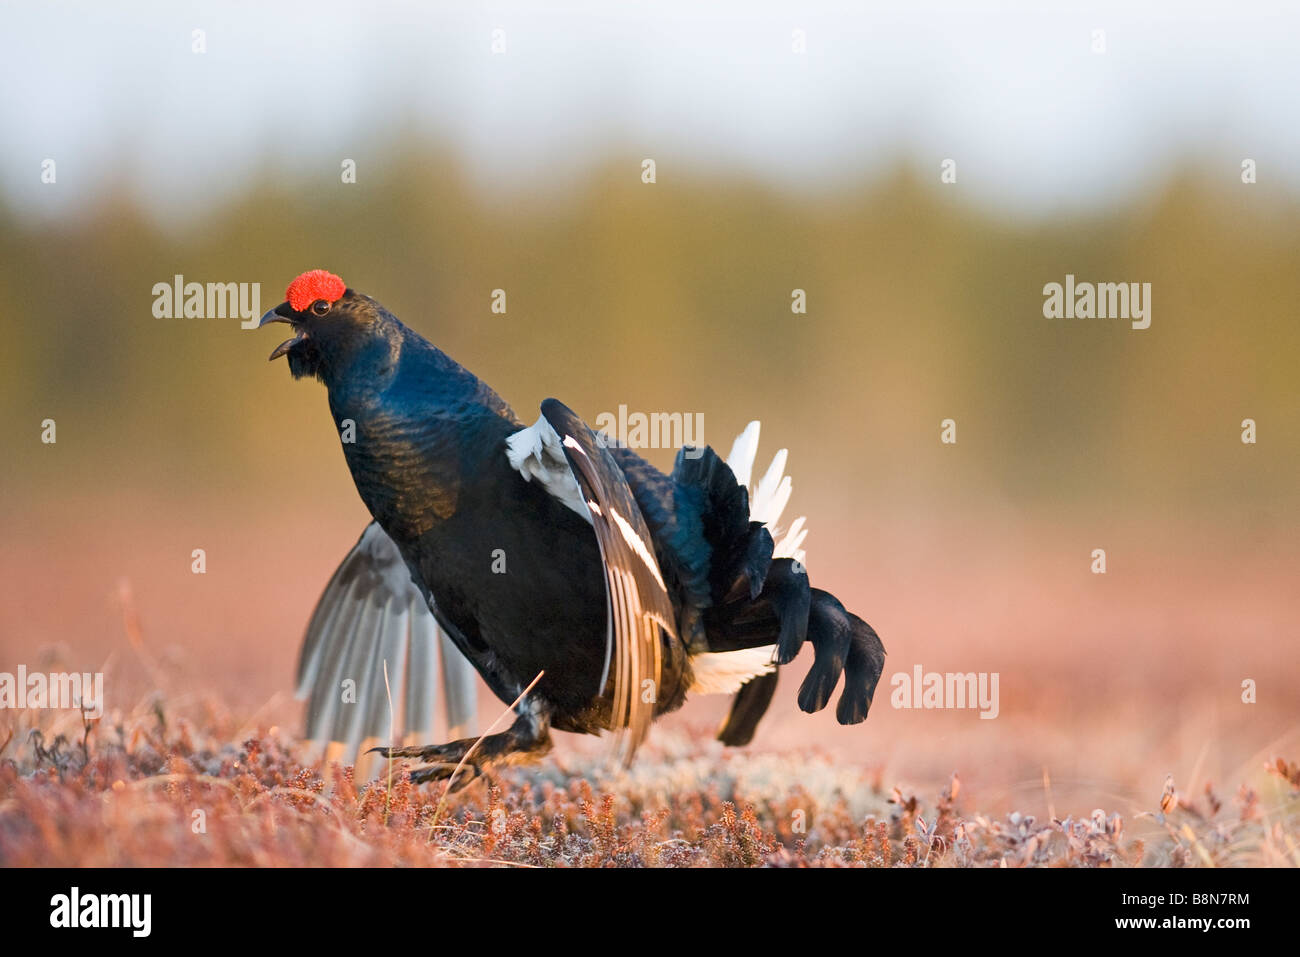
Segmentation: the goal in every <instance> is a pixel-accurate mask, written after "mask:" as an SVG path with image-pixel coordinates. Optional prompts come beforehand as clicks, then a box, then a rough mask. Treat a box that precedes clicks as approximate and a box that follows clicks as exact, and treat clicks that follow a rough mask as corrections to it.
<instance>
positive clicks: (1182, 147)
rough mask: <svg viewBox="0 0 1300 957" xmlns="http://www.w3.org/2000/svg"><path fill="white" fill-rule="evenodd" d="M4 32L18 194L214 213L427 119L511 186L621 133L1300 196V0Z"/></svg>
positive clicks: (997, 173)
mask: <svg viewBox="0 0 1300 957" xmlns="http://www.w3.org/2000/svg"><path fill="white" fill-rule="evenodd" d="M195 29H202V30H204V31H205V32H206V48H207V52H206V53H203V54H196V53H194V52H192V49H191V47H192V42H193V41H192V31H193V30H195ZM498 29H499V30H502V31H504V37H505V44H506V50H505V52H504V53H501V54H494V53H493V52H492V48H491V47H492V42H493V31H494V30H498ZM796 29H798V30H803V31H805V34H806V37H807V53H806V54H804V55H799V54H796V53H794V52H793V51H792V35H793V31H795V30H796ZM1094 29H1101V30H1104V31H1105V44H1106V52H1105V53H1104V54H1096V53H1093V52H1092V50H1091V46H1092V42H1093V30H1094ZM0 39H3V41H4V48H5V56H4V57H0V198H3V201H4V202H5V203H6V204H9V205H11V206H14V207H16V208H17V209H18V210H19V211H21V212H24V213H32V214H36V215H60V214H62V213H65V212H66V211H67V210H69V209H73V208H75V207H76V206H77V205H79V204H81V203H83V202H84V201H86V200H87V199H88V198H90V197H93V195H94V194H95V192H96V191H97V190H99V189H101V188H102V187H103V186H104V185H105V184H108V183H127V184H129V185H131V186H132V187H133V188H135V189H136V190H137V192H138V193H139V195H141V196H142V197H143V198H145V199H146V201H147V202H149V203H150V204H152V206H153V207H154V208H155V209H158V210H174V209H176V208H178V207H182V206H183V207H190V206H198V207H202V206H203V205H205V204H207V203H209V202H213V201H217V200H220V199H221V198H223V197H224V196H226V195H229V194H230V193H231V192H236V191H238V190H240V189H243V188H245V187H246V186H247V184H248V180H249V174H250V173H251V172H252V171H253V170H254V169H256V168H258V167H259V166H260V165H262V164H266V163H270V164H272V165H274V166H276V167H281V168H283V169H285V170H287V171H292V172H303V171H308V172H311V171H316V170H324V169H327V168H328V169H329V170H332V171H333V175H335V176H337V170H338V166H339V162H340V161H341V159H342V158H344V157H351V158H355V159H356V160H357V162H358V165H359V174H360V175H364V174H365V172H366V169H367V164H368V163H370V164H373V163H374V162H376V161H382V152H381V151H380V147H381V146H382V144H383V142H384V140H383V138H382V137H383V132H384V131H385V130H388V131H392V130H402V129H409V128H416V129H419V130H420V131H422V132H424V133H426V134H427V135H429V136H430V137H431V138H433V139H435V140H436V141H438V142H441V143H443V144H445V145H446V146H447V147H449V148H450V149H451V150H453V151H454V152H456V153H458V154H460V155H462V156H463V157H464V158H465V161H466V163H467V165H468V166H469V167H470V169H471V170H472V171H473V175H474V176H475V179H476V181H477V182H478V183H479V184H480V185H481V186H482V187H483V188H484V189H486V190H490V191H494V192H500V193H503V194H504V193H509V192H511V191H530V190H539V189H541V190H554V189H555V186H556V184H558V183H562V182H564V181H575V180H577V179H580V177H581V176H582V174H583V172H584V171H585V170H586V169H589V168H590V166H591V165H592V164H594V163H597V162H600V161H602V160H603V159H605V158H607V157H608V156H610V155H611V154H614V155H618V156H635V157H641V156H648V157H654V158H655V159H656V162H657V163H658V164H659V177H660V182H663V180H664V178H665V177H666V176H668V177H670V176H671V175H672V173H673V171H674V169H676V168H686V167H689V168H692V169H701V168H704V169H709V170H712V171H721V172H724V173H725V172H727V171H729V170H733V169H734V170H737V171H739V172H741V173H743V174H744V175H746V176H757V177H759V178H761V179H766V180H770V181H771V182H773V183H775V184H779V185H782V186H787V187H791V188H794V189H809V190H815V189H818V188H819V187H823V186H834V185H838V184H842V183H844V182H846V181H848V182H853V181H862V180H869V179H870V178H871V177H873V176H875V175H877V174H878V173H879V172H880V171H881V170H882V169H883V168H886V167H888V166H890V165H892V164H893V163H895V162H897V161H898V160H899V159H900V158H902V159H911V160H914V161H915V162H916V163H918V164H919V165H920V167H921V168H922V169H927V168H929V169H932V170H933V171H934V175H935V176H936V177H937V175H938V169H939V163H940V161H941V160H943V159H945V158H949V157H951V158H954V159H956V160H957V163H958V182H959V184H960V185H961V186H962V188H963V189H964V190H966V191H967V192H968V193H969V195H970V196H971V197H972V198H973V199H974V200H976V201H978V202H983V203H986V204H989V205H994V206H1005V207H1007V208H1009V209H1012V210H1014V211H1021V212H1031V213H1040V214H1041V213H1050V212H1052V211H1053V210H1056V209H1059V208H1062V207H1070V208H1077V207H1087V206H1093V205H1102V206H1104V205H1107V204H1111V203H1117V202H1124V201H1127V200H1128V199H1130V198H1132V197H1133V195H1134V194H1135V193H1140V192H1141V191H1142V190H1143V189H1145V188H1147V187H1149V185H1150V184H1151V183H1152V182H1154V181H1157V180H1159V179H1160V178H1161V177H1162V175H1163V174H1164V173H1166V172H1167V171H1168V170H1169V169H1170V168H1172V167H1174V166H1176V165H1178V164H1179V163H1182V162H1188V163H1190V162H1196V163H1197V164H1198V165H1202V166H1206V167H1209V168H1211V169H1212V170H1216V171H1217V170H1220V169H1221V170H1222V171H1223V175H1224V176H1225V177H1226V178H1229V179H1231V178H1232V177H1234V176H1236V175H1237V172H1236V171H1237V170H1239V168H1240V163H1241V160H1242V159H1243V158H1246V157H1250V158H1253V159H1255V160H1256V161H1257V162H1258V165H1259V177H1260V182H1261V183H1264V182H1267V181H1270V180H1271V181H1273V182H1277V183H1284V184H1286V186H1287V188H1288V189H1290V190H1292V191H1296V192H1300V122H1298V120H1300V109H1298V108H1297V105H1296V97H1297V92H1298V91H1300V3H1281V2H1260V0H1233V2H1226V0H1218V2H1198V0H1178V2H1148V3H1141V2H1115V3H1056V2H1049V0H1042V2H1037V3H1035V2H1008V3H1001V4H992V3H977V2H914V0H901V2H900V0H895V2H891V3H874V2H873V3H866V2H864V3H825V2H822V3H818V2H807V0H799V2H744V3H730V2H728V3H712V4H711V3H707V2H705V0H657V2H619V0H592V2H567V3H557V2H550V0H532V2H519V3H491V4H481V5H479V4H474V5H471V4H468V3H424V2H416V0H390V2H341V0H315V2H310V3H302V4H293V3H283V4H274V3H269V2H266V3H257V2H235V3H229V2H228V3H216V2H211V3H208V2H193V3H185V2H173V0H159V2H137V3H108V2H101V0H84V2H69V3H53V2H35V0H4V2H3V3H0ZM47 158H53V159H55V161H56V163H57V173H58V186H59V188H58V189H57V190H51V189H48V188H43V186H42V184H41V182H40V170H41V163H42V161H43V160H44V159H47Z"/></svg>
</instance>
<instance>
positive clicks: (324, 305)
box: [311, 299, 330, 316]
mask: <svg viewBox="0 0 1300 957" xmlns="http://www.w3.org/2000/svg"><path fill="white" fill-rule="evenodd" d="M311 311H312V312H314V313H315V314H316V315H318V316H323V315H325V313H327V312H329V311H330V304H329V303H328V302H326V301H325V300H324V299H317V300H316V301H315V302H313V303H312V304H311Z"/></svg>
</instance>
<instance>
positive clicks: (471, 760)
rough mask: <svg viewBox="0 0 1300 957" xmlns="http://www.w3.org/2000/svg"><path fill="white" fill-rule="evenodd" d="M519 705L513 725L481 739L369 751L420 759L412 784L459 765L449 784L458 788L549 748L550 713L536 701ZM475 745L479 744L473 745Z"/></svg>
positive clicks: (452, 770) (441, 775)
mask: <svg viewBox="0 0 1300 957" xmlns="http://www.w3.org/2000/svg"><path fill="white" fill-rule="evenodd" d="M520 708H521V713H520V715H519V717H518V718H516V719H515V722H514V724H512V725H511V726H510V727H509V728H507V729H506V730H505V731H501V732H499V733H497V734H489V735H487V736H486V737H484V738H482V739H479V738H461V739H460V740H458V741H449V742H448V743H447V744H427V745H422V746H418V747H410V748H372V749H371V750H372V751H373V752H375V753H377V754H379V755H380V756H381V757H383V758H414V759H415V760H417V761H419V762H420V763H421V764H422V765H423V767H418V768H415V769H413V770H412V771H411V781H412V782H414V783H415V784H424V783H426V782H428V781H442V780H445V779H446V778H449V777H451V776H452V774H453V773H455V771H456V768H457V766H458V765H460V766H461V768H460V773H459V774H457V775H456V781H455V783H454V784H453V785H452V790H454V791H459V790H460V789H461V788H463V787H464V786H465V785H467V784H469V783H470V782H471V781H474V780H476V779H478V778H479V777H482V776H483V775H484V774H485V773H486V772H487V771H488V770H490V769H491V768H494V767H500V766H505V765H511V764H526V763H528V762H531V761H535V760H537V759H538V758H540V757H542V756H543V755H545V754H546V753H547V752H549V751H550V750H551V733H550V729H551V722H550V715H549V712H547V711H546V710H545V709H543V708H541V707H539V706H538V705H536V704H535V703H527V702H526V703H524V704H521V705H520ZM476 744H477V745H478V747H475V745H476ZM466 755H468V758H466ZM462 760H463V761H464V764H463V765H461V761H462Z"/></svg>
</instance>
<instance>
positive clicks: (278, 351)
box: [257, 302, 307, 362]
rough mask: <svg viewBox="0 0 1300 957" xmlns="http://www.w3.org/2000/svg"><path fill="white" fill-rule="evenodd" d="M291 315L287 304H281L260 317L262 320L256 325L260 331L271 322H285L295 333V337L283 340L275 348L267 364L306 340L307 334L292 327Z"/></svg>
mask: <svg viewBox="0 0 1300 957" xmlns="http://www.w3.org/2000/svg"><path fill="white" fill-rule="evenodd" d="M291 315H292V313H291V312H290V309H289V304H288V303H287V302H282V303H280V305H278V306H276V307H275V308H274V309H271V310H270V311H268V312H267V313H266V315H264V316H262V320H261V321H260V322H259V323H258V324H257V328H259V329H261V328H262V327H263V326H265V325H269V324H270V323H272V322H287V323H288V324H289V325H290V326H291V327H292V328H293V330H294V332H296V333H297V335H295V336H294V337H293V338H292V339H285V340H284V342H282V343H280V344H279V345H278V346H276V347H275V349H274V350H272V352H271V354H270V355H269V356H268V357H267V361H268V362H270V361H272V360H274V359H278V358H280V356H282V355H284V354H285V353H286V352H288V351H289V350H290V349H292V348H293V347H294V346H296V345H297V344H298V343H300V342H302V341H303V340H304V339H306V338H307V333H305V332H302V331H301V330H299V329H298V328H297V327H296V326H294V325H293V319H291V318H290V316H291Z"/></svg>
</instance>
